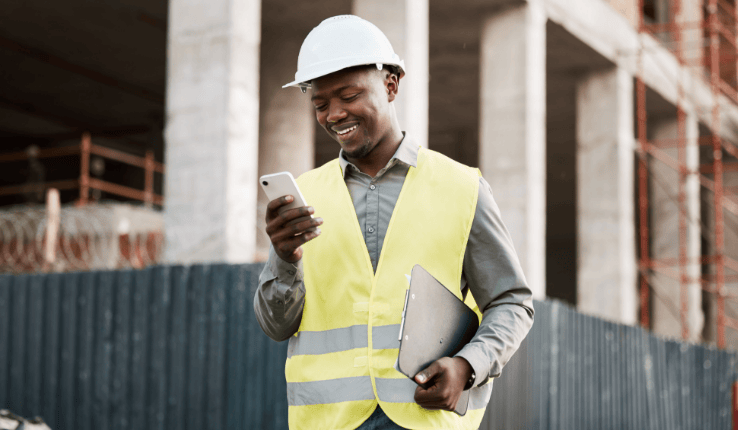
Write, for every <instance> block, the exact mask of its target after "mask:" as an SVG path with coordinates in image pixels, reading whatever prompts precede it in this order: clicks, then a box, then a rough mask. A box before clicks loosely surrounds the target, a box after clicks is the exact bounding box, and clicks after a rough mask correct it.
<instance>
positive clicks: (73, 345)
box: [58, 273, 80, 429]
mask: <svg viewBox="0 0 738 430" xmlns="http://www.w3.org/2000/svg"><path fill="white" fill-rule="evenodd" d="M79 284H80V274H79V273H69V274H66V275H64V277H63V279H62V294H61V324H60V326H61V327H60V329H61V354H60V357H61V358H60V363H59V364H60V365H59V411H60V412H59V421H58V423H59V427H60V428H66V429H72V428H75V427H76V422H77V421H76V420H77V415H76V410H75V405H76V401H77V398H76V383H77V377H76V375H77V367H76V365H77V345H78V342H79V337H78V336H77V297H78V289H79Z"/></svg>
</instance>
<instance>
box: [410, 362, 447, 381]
mask: <svg viewBox="0 0 738 430" xmlns="http://www.w3.org/2000/svg"><path fill="white" fill-rule="evenodd" d="M440 371H441V366H439V365H438V362H435V361H434V362H433V363H432V364H431V365H430V366H428V367H426V368H425V369H423V370H421V371H420V372H418V374H417V375H415V381H416V382H417V383H418V384H425V383H426V382H428V381H430V380H431V379H433V377H435V376H436V375H437V374H438V373H440Z"/></svg>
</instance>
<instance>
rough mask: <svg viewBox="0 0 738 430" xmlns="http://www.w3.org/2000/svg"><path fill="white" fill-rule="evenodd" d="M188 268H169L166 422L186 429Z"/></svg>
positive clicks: (177, 427) (173, 426)
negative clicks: (170, 281) (169, 326)
mask: <svg viewBox="0 0 738 430" xmlns="http://www.w3.org/2000/svg"><path fill="white" fill-rule="evenodd" d="M189 281H190V269H189V267H183V266H176V267H173V268H172V316H171V327H172V333H171V335H170V336H169V359H170V361H169V366H168V369H169V370H168V372H169V401H168V405H167V425H168V426H169V427H170V428H175V429H186V428H188V426H187V420H186V417H185V414H186V411H187V379H188V378H189V375H188V374H187V358H186V357H187V293H188V290H189Z"/></svg>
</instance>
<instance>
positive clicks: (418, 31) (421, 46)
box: [352, 0, 429, 148]
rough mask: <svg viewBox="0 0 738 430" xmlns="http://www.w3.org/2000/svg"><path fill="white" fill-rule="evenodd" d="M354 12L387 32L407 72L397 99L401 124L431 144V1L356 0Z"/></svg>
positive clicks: (423, 141) (398, 116)
mask: <svg viewBox="0 0 738 430" xmlns="http://www.w3.org/2000/svg"><path fill="white" fill-rule="evenodd" d="M352 13H353V14H354V15H357V16H360V17H362V18H364V19H366V20H368V21H369V22H371V23H373V24H374V25H376V26H377V27H379V29H380V30H382V31H383V32H384V34H385V35H387V38H388V39H389V41H390V43H392V48H394V50H395V52H396V53H397V55H399V56H400V58H402V59H403V60H405V67H406V69H407V70H406V71H407V74H406V75H405V77H404V78H403V79H402V80H401V81H400V93H399V97H398V98H397V99H396V100H395V102H394V103H395V109H396V110H397V119H398V120H399V121H400V127H401V128H402V130H405V131H407V132H409V133H411V134H412V135H413V136H414V139H415V142H417V143H419V144H421V145H422V146H424V147H426V148H427V147H428V19H429V17H428V13H429V12H428V0H400V1H397V0H353V5H352Z"/></svg>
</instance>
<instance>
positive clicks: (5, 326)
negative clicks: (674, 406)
mask: <svg viewBox="0 0 738 430" xmlns="http://www.w3.org/2000/svg"><path fill="white" fill-rule="evenodd" d="M14 279H15V277H14V276H11V275H0V344H2V345H12V343H11V342H12V338H11V335H12V333H13V332H12V330H11V328H10V322H11V319H10V312H11V309H12V307H11V305H12V304H11V301H10V300H11V297H12V295H11V289H12V285H13V280H14ZM13 330H15V324H14V325H13ZM11 351H12V349H11V348H0V409H1V408H6V407H9V406H10V354H11Z"/></svg>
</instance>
